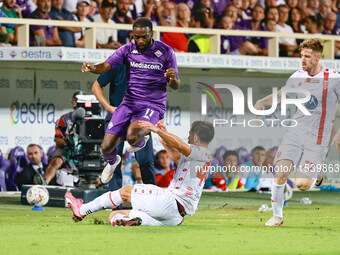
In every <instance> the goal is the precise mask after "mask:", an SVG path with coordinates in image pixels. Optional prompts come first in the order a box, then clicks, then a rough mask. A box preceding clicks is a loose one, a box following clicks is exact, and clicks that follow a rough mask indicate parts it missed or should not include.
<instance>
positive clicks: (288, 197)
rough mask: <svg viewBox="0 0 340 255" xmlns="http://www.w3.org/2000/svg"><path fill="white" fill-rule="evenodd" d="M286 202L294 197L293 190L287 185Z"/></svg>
mask: <svg viewBox="0 0 340 255" xmlns="http://www.w3.org/2000/svg"><path fill="white" fill-rule="evenodd" d="M284 197H285V201H288V200H290V199H291V198H292V197H293V189H292V188H291V187H290V186H289V184H288V183H286V186H285V193H284Z"/></svg>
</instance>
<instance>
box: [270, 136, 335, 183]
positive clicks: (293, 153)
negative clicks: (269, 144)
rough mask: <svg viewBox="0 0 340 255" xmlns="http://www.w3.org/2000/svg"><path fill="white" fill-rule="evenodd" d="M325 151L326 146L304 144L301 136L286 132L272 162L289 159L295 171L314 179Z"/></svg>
mask: <svg viewBox="0 0 340 255" xmlns="http://www.w3.org/2000/svg"><path fill="white" fill-rule="evenodd" d="M327 152H328V148H327V147H324V146H320V145H316V144H315V145H306V143H304V141H303V139H302V138H301V137H299V136H296V135H291V134H286V135H285V136H284V138H283V140H282V143H281V144H280V146H279V148H278V150H277V153H276V156H275V160H274V163H275V164H276V162H278V161H280V160H283V159H288V160H291V161H293V165H294V169H295V170H296V171H297V172H301V173H303V174H305V175H307V176H308V177H309V178H311V179H313V180H314V181H316V179H317V177H318V173H319V172H320V169H322V165H323V164H324V162H325V158H326V155H327ZM277 171H279V170H277Z"/></svg>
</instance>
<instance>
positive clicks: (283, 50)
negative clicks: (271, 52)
mask: <svg viewBox="0 0 340 255" xmlns="http://www.w3.org/2000/svg"><path fill="white" fill-rule="evenodd" d="M288 18H289V7H288V6H287V5H280V6H279V22H278V24H277V25H276V31H277V32H279V33H294V31H293V29H292V27H291V26H289V25H287V24H286V22H287V21H288ZM279 43H280V56H293V53H294V52H295V51H296V49H297V48H298V45H297V43H296V40H295V38H279Z"/></svg>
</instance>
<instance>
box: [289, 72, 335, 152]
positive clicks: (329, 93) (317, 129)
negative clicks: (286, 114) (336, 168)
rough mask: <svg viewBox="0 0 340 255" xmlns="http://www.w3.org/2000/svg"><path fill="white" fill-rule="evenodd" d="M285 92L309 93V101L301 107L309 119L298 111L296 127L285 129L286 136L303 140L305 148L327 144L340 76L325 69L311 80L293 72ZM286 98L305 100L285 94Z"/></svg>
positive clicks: (305, 74) (298, 96) (304, 73)
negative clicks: (287, 89)
mask: <svg viewBox="0 0 340 255" xmlns="http://www.w3.org/2000/svg"><path fill="white" fill-rule="evenodd" d="M284 87H285V88H303V89H306V90H308V91H309V92H310V93H311V99H310V100H309V101H308V102H306V103H305V104H304V105H305V107H306V108H307V110H308V111H309V112H310V113H311V115H309V116H307V115H304V114H303V113H302V112H301V111H300V110H299V109H297V111H296V113H295V115H294V117H293V118H294V120H296V121H297V123H298V125H297V127H292V128H288V129H287V130H288V131H287V134H296V135H298V136H301V137H304V138H305V141H306V143H305V145H306V146H313V145H321V146H325V147H327V146H328V144H329V140H330V136H331V131H332V127H333V124H334V118H335V114H336V111H337V109H338V101H339V99H340V75H339V74H338V73H337V72H335V71H333V70H331V69H327V68H323V69H322V70H321V72H319V73H318V74H316V75H314V76H310V75H309V74H308V73H307V72H305V71H302V70H300V71H297V72H295V73H294V74H293V75H292V76H291V77H290V78H289V79H288V81H287V83H286V85H285V86H284ZM287 95H288V96H289V97H295V96H297V98H304V97H305V95H304V94H301V93H300V94H299V93H298V94H295V93H291V94H290V93H288V94H287Z"/></svg>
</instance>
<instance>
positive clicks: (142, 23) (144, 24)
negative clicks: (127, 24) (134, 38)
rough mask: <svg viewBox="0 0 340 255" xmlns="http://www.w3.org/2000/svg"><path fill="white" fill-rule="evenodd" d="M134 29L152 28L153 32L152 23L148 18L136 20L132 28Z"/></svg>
mask: <svg viewBox="0 0 340 255" xmlns="http://www.w3.org/2000/svg"><path fill="white" fill-rule="evenodd" d="M134 27H148V28H150V31H152V22H151V20H149V19H147V18H144V17H141V18H138V19H136V20H135V22H134V23H133V25H132V28H134Z"/></svg>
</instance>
